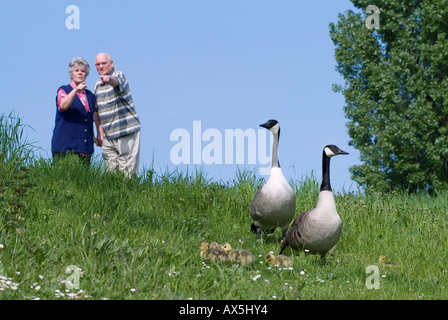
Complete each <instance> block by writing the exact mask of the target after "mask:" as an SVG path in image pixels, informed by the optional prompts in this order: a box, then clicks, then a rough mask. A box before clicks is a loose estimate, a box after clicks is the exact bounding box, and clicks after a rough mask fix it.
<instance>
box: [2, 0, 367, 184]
mask: <svg viewBox="0 0 448 320" xmlns="http://www.w3.org/2000/svg"><path fill="white" fill-rule="evenodd" d="M69 5H76V6H77V7H78V8H79V22H80V26H79V27H80V28H79V29H68V28H67V27H66V20H67V18H69V16H70V14H69V13H66V8H67V7H68V6H69ZM349 9H354V8H353V5H352V3H351V2H350V1H346V0H337V1H334V0H315V1H301V0H275V1H274V0H244V1H242V0H225V1H217V0H150V1H141V0H138V1H136V0H130V1H126V2H123V1H114V0H109V1H103V0H100V1H98V0H95V1H75V0H72V1H60V0H58V1H56V0H52V1H23V0H18V1H8V2H3V3H2V10H1V12H0V21H1V22H0V23H1V28H0V58H1V59H0V61H1V64H2V66H1V71H2V75H1V77H0V112H2V113H9V112H11V111H13V112H15V113H18V114H19V116H20V117H21V118H22V119H23V122H24V123H25V124H27V125H29V126H31V127H32V128H33V130H27V135H28V140H30V141H32V142H35V145H36V146H38V147H40V148H41V149H40V154H41V155H42V156H43V157H45V158H49V157H51V149H50V143H51V136H52V130H53V126H54V116H55V108H56V107H55V103H54V100H55V95H56V91H57V88H58V87H59V86H60V85H63V84H68V83H69V82H70V78H69V75H68V72H67V70H68V63H69V61H70V59H71V58H73V57H75V56H81V57H83V58H84V59H86V60H87V61H88V62H89V63H90V65H91V72H90V75H89V77H88V78H87V85H88V88H89V89H93V86H94V84H95V82H96V80H97V79H98V74H97V72H96V70H95V66H94V59H95V56H96V54H97V53H99V52H108V53H110V54H111V56H112V58H113V60H114V62H115V67H116V69H119V70H121V71H122V72H123V73H124V74H125V75H126V77H127V78H128V80H129V83H130V87H131V92H132V95H133V98H134V103H135V106H136V109H137V112H138V113H139V116H140V120H141V123H142V137H141V169H145V168H146V169H148V168H149V167H150V166H151V164H152V163H153V164H152V165H153V167H154V169H155V170H156V172H158V173H164V172H166V171H167V170H168V171H173V170H175V169H178V170H185V169H186V168H187V167H189V169H190V170H193V171H194V168H195V167H196V168H201V169H202V170H203V172H205V173H206V174H207V177H209V178H211V179H213V180H215V181H221V180H223V181H229V180H232V179H233V178H234V177H235V173H236V171H237V169H238V168H240V169H244V168H247V169H249V170H257V169H258V168H261V167H266V164H262V163H260V159H261V157H257V158H256V163H255V164H249V160H248V157H249V155H248V152H249V151H248V150H249V149H248V147H247V148H245V149H244V152H245V155H244V156H245V160H244V161H243V162H244V163H243V164H236V158H235V160H234V161H233V164H225V163H223V164H216V163H212V164H205V163H204V161H203V158H201V155H202V154H199V156H197V157H199V160H200V162H201V163H200V164H196V165H194V164H191V165H178V164H174V163H173V158H172V157H170V154H171V150H172V149H173V147H174V146H175V145H176V144H178V143H179V142H180V141H181V138H179V140H177V141H171V140H170V136H171V134H172V133H173V131H174V132H176V131H175V130H177V129H181V131H182V132H184V133H185V132H187V133H188V134H189V135H190V139H191V140H190V145H191V153H193V152H192V151H193V145H192V144H193V139H196V140H195V141H196V142H197V141H199V143H200V145H199V150H200V151H199V152H203V151H204V149H205V148H206V146H207V145H208V144H210V143H211V142H208V141H206V140H205V139H204V137H203V136H202V135H203V133H204V132H206V131H207V130H209V131H207V132H208V133H215V135H214V139H218V138H219V135H220V136H221V138H222V141H221V143H222V146H224V145H225V143H226V142H225V132H226V130H236V129H242V130H243V131H245V130H249V131H253V132H258V129H259V128H260V127H259V126H258V125H259V124H261V123H264V122H265V121H267V120H268V119H277V120H278V121H279V122H280V125H281V136H280V146H279V159H280V163H281V166H282V168H283V171H284V174H285V176H286V177H287V179H297V180H299V179H301V178H302V177H303V176H307V175H310V174H311V172H313V171H314V174H315V176H316V177H318V179H320V178H321V156H322V148H323V147H324V146H325V145H326V144H330V143H331V144H336V145H338V146H339V147H340V148H341V149H343V150H345V151H348V152H349V153H350V155H349V156H341V157H337V158H334V159H333V160H332V163H331V170H332V172H331V182H332V186H333V189H334V190H336V191H339V190H341V189H342V188H344V189H345V190H356V187H355V185H356V184H355V182H353V181H352V180H351V179H350V173H349V171H348V169H349V167H350V166H352V165H355V164H359V152H358V151H357V150H356V149H354V148H352V147H350V146H348V141H349V136H348V134H347V129H346V126H345V124H346V122H347V120H346V119H345V118H344V112H343V106H344V97H343V96H342V95H341V94H339V93H334V92H333V90H332V84H333V83H343V79H342V77H341V76H340V75H339V74H338V73H337V72H336V70H335V65H336V61H335V59H334V46H333V43H332V41H331V39H330V37H329V23H330V22H336V21H337V15H338V13H343V12H345V11H346V10H349ZM195 121H199V123H200V125H201V129H200V132H199V135H196V136H195V137H193V136H194V135H195V132H194V130H193V124H194V122H195ZM197 123H198V122H196V124H197ZM196 129H197V127H196ZM196 133H197V132H196ZM266 133H267V131H266ZM258 138H259V137H258V136H257V146H256V147H257V149H256V150H258V148H259V141H261V140H260V139H258ZM203 140H204V141H203ZM182 141H183V142H184V143H185V140H183V139H182ZM213 141H214V140H213ZM215 151H216V150H215ZM225 152H226V150H225V149H224V147H223V148H222V150H221V153H222V159H223V162H225V161H224V158H225V156H226V155H225ZM236 152H237V151H236V150H235V153H236ZM269 153H270V151H268V153H267V155H269ZM95 155H97V156H99V155H100V149H99V148H95ZM227 156H229V155H227ZM235 157H236V156H235ZM191 158H193V154H192V155H191ZM191 162H192V161H191ZM190 172H192V171H190ZM258 172H259V171H257V173H258Z"/></svg>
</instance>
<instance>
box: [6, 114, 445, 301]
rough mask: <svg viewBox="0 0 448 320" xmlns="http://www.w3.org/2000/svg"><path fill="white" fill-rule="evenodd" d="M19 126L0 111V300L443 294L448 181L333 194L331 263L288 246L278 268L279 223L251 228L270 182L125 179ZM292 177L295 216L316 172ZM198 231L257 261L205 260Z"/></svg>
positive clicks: (248, 176) (251, 178)
mask: <svg viewBox="0 0 448 320" xmlns="http://www.w3.org/2000/svg"><path fill="white" fill-rule="evenodd" d="M8 124H9V125H10V126H8ZM19 126H20V124H17V123H16V124H11V123H9V122H8V121H7V119H6V118H2V128H1V130H0V131H1V132H2V136H1V139H0V142H1V143H2V146H1V149H0V150H1V153H0V261H1V262H0V299H37V298H38V299H57V300H58V299H145V300H147V299H194V300H199V299H212V300H215V299H249V300H250V299H266V300H276V299H281V300H283V299H290V300H292V299H299V298H300V299H307V300H309V299H416V300H417V299H446V298H447V293H446V292H447V284H448V275H447V269H448V263H447V262H448V245H447V241H446V234H447V231H448V230H447V228H448V222H447V220H448V193H446V192H445V193H443V192H442V193H439V194H438V196H432V197H431V196H428V195H423V194H413V195H407V194H404V193H403V194H401V193H391V194H370V195H362V194H353V193H343V194H340V193H337V194H335V197H336V204H337V209H338V212H339V214H340V215H341V218H342V221H343V224H344V226H343V232H342V236H341V239H340V241H339V243H338V246H337V248H336V250H335V252H334V253H333V255H331V256H329V257H328V258H327V264H326V265H325V266H323V267H321V265H320V263H319V262H320V259H319V257H318V256H315V255H306V254H304V253H291V257H293V261H294V266H293V267H292V268H278V267H273V266H270V265H267V264H266V263H265V262H264V256H265V255H266V254H267V253H269V252H270V251H273V252H274V253H278V252H279V249H280V241H281V232H280V230H277V231H276V232H275V233H273V234H270V235H264V236H263V238H262V241H260V242H256V235H255V234H253V233H252V232H250V224H251V223H252V220H251V218H250V215H249V205H250V202H251V200H252V198H253V196H254V194H255V192H256V189H257V188H258V187H259V186H260V185H262V184H263V183H264V181H263V180H261V179H259V178H257V177H256V175H255V174H254V173H253V172H237V173H236V175H235V179H234V181H232V182H229V183H222V182H214V181H212V180H208V179H207V177H205V176H204V175H202V174H201V173H197V172H195V173H191V174H190V173H179V172H174V173H157V172H154V171H153V170H147V171H146V173H145V174H144V175H142V176H140V177H138V178H137V177H135V178H132V179H126V178H124V176H123V175H120V174H112V173H107V172H104V170H103V168H102V167H101V166H97V165H93V166H92V167H86V166H84V165H82V164H80V163H79V161H77V159H76V158H67V159H64V160H61V161H59V162H57V163H56V164H54V165H52V164H51V162H49V161H46V160H43V159H37V160H36V159H33V156H32V153H30V148H28V147H29V146H27V144H26V143H21V142H20V139H21V135H20V134H16V135H15V136H14V130H12V129H14V128H16V129H17V127H19ZM9 129H11V130H9ZM15 131H16V133H18V132H19V131H20V130H15ZM7 148H9V149H10V150H17V149H20V150H19V151H18V152H16V153H8V152H6V151H5V150H7ZM291 185H292V186H293V188H294V189H295V191H296V194H297V214H299V213H300V212H302V211H305V210H308V209H310V208H312V207H314V206H315V204H316V201H317V194H318V182H317V181H316V179H315V178H314V177H305V178H303V179H302V180H301V181H291ZM203 240H208V241H217V242H219V243H222V242H225V241H226V242H229V243H230V244H232V246H233V247H238V248H244V249H248V250H250V251H251V252H252V253H253V254H254V255H255V257H256V259H255V262H254V263H252V264H251V265H249V266H247V267H241V266H239V265H237V264H221V265H216V264H213V263H211V262H209V261H204V260H203V259H202V258H201V257H200V255H199V253H200V251H199V243H200V242H201V241H203ZM380 255H385V256H386V259H387V260H392V261H393V262H394V264H393V265H386V264H382V263H380V262H379V261H378V259H379V257H380ZM369 266H370V267H369ZM371 266H374V267H373V269H372V267H371ZM376 267H377V269H376ZM371 270H374V271H373V273H371ZM375 271H377V272H378V273H375ZM78 280H79V281H78ZM372 284H376V286H377V287H378V289H375V288H372Z"/></svg>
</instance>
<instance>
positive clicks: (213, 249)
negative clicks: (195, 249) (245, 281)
mask: <svg viewBox="0 0 448 320" xmlns="http://www.w3.org/2000/svg"><path fill="white" fill-rule="evenodd" d="M199 248H200V249H201V254H200V255H201V258H203V259H206V260H210V261H211V262H214V263H220V262H227V261H230V257H229V255H228V254H227V253H226V252H225V251H224V250H223V249H222V248H220V246H219V245H218V243H216V242H212V243H211V244H210V245H209V244H208V242H206V241H203V242H201V243H200V244H199Z"/></svg>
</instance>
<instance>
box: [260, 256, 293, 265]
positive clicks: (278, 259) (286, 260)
mask: <svg viewBox="0 0 448 320" xmlns="http://www.w3.org/2000/svg"><path fill="white" fill-rule="evenodd" d="M265 261H266V262H267V263H269V264H272V265H274V266H279V267H291V266H292V260H291V258H290V257H288V256H285V255H283V254H279V255H278V256H275V255H273V254H272V253H268V254H267V255H266V257H265Z"/></svg>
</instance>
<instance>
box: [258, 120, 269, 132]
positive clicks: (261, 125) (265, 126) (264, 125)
mask: <svg viewBox="0 0 448 320" xmlns="http://www.w3.org/2000/svg"><path fill="white" fill-rule="evenodd" d="M260 127H262V128H265V129H268V130H269V127H268V124H267V122H266V123H262V124H260Z"/></svg>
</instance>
